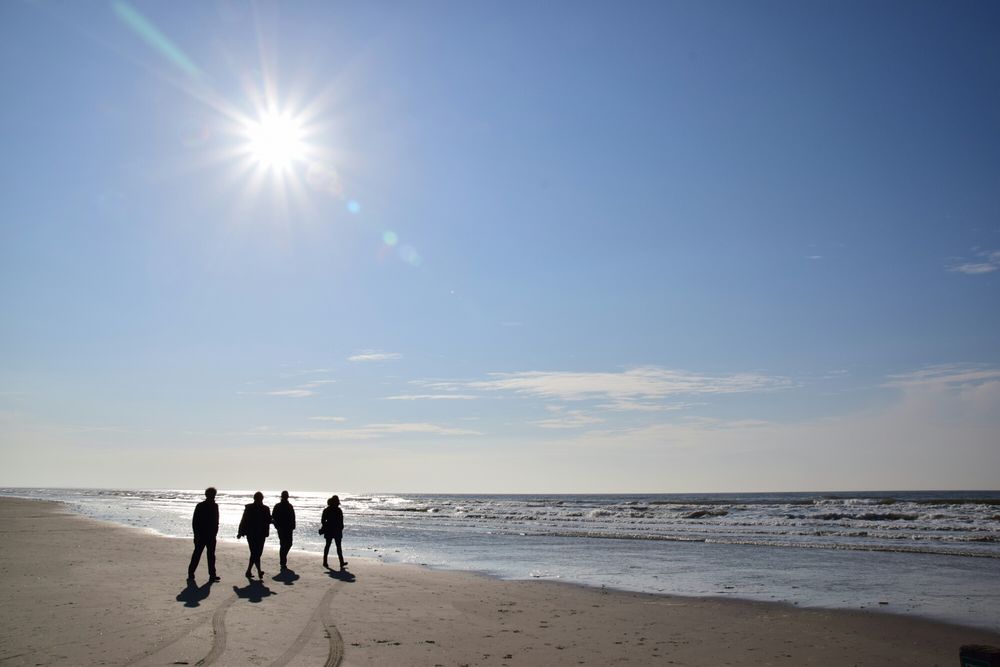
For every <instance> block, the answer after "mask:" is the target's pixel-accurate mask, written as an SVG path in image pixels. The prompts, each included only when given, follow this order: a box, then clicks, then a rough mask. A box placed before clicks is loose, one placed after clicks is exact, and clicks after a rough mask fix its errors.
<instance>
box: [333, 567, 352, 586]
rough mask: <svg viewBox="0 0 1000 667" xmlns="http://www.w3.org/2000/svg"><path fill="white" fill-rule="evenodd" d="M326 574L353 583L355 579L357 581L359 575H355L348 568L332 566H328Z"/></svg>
mask: <svg viewBox="0 0 1000 667" xmlns="http://www.w3.org/2000/svg"><path fill="white" fill-rule="evenodd" d="M326 574H327V576H329V577H330V578H331V579H336V580H337V581H345V582H347V583H349V584H353V583H354V582H355V581H357V577H355V576H354V575H353V574H351V573H350V572H348V571H347V570H334V569H331V568H327V570H326Z"/></svg>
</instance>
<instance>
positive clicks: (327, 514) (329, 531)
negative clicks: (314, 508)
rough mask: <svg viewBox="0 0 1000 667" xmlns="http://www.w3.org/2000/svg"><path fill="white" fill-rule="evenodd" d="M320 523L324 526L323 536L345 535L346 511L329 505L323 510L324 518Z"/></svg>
mask: <svg viewBox="0 0 1000 667" xmlns="http://www.w3.org/2000/svg"><path fill="white" fill-rule="evenodd" d="M320 522H321V523H322V524H323V534H324V535H326V536H327V537H333V536H334V535H343V533H344V511H343V510H342V509H340V508H339V507H333V506H332V505H328V506H327V508H326V509H324V510H323V516H322V518H321V519H320Z"/></svg>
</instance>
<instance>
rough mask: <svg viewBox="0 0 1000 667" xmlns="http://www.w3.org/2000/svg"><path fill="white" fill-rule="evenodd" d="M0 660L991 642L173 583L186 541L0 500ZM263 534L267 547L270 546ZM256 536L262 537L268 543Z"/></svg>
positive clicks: (695, 607)
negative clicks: (0, 601) (0, 594)
mask: <svg viewBox="0 0 1000 667" xmlns="http://www.w3.org/2000/svg"><path fill="white" fill-rule="evenodd" d="M0 532H2V538H0V574H2V583H3V598H4V604H3V605H2V608H0V663H3V664H9V665H183V664H188V665H195V664H200V665H209V664H214V665H247V664H255V665H276V666H277V665H337V664H342V665H447V666H457V665H579V664H636V665H643V664H676V665H726V664H729V665H749V664H753V665H801V664H808V665H853V664H857V665H880V664H907V665H951V664H956V663H957V660H958V652H959V647H960V646H961V645H962V644H968V643H985V644H993V645H1000V634H995V633H989V632H984V631H981V630H974V629H967V628H961V627H957V626H952V625H947V624H941V623H935V622H931V621H926V620H922V619H915V618H909V617H903V616H894V615H891V614H882V613H866V612H849V611H828V610H816V609H798V608H794V607H788V606H784V605H778V604H767V603H758V602H744V601H739V600H730V599H725V600H722V599H698V598H683V597H671V596H653V595H642V594H633V593H622V592H617V591H604V590H595V589H590V588H585V587H579V586H572V585H565V584H558V583H551V582H533V581H532V582H516V581H500V580H496V579H492V578H489V577H484V576H478V575H473V574H466V573H454V572H436V571H429V570H426V569H424V568H420V567H414V566H404V565H388V564H383V563H380V562H378V561H374V560H370V559H368V560H365V559H357V558H352V557H351V556H350V544H349V542H348V544H346V545H345V546H346V553H347V558H348V560H349V561H350V565H349V570H348V571H346V572H329V571H327V570H325V569H323V568H322V566H321V563H320V557H319V555H317V554H311V553H304V552H297V551H293V552H292V554H291V556H290V560H289V566H290V568H291V569H292V570H293V574H292V575H291V576H288V577H284V578H282V577H281V576H279V575H277V570H278V567H277V552H276V551H275V550H273V549H268V550H267V551H266V552H265V555H264V563H265V570H266V573H265V576H264V580H263V582H256V581H255V582H251V583H249V584H248V582H247V580H246V579H245V578H244V577H243V571H244V569H245V567H246V559H247V550H246V547H245V546H244V545H243V544H233V543H220V545H219V549H218V569H219V573H220V575H221V577H222V581H221V582H218V583H215V584H212V585H210V584H208V583H207V572H206V569H205V565H204V562H203V563H202V565H201V569H200V570H199V573H198V579H197V583H196V584H195V585H188V584H187V583H186V581H185V578H186V567H187V561H188V558H189V557H190V547H191V543H190V541H189V540H184V539H174V538H166V537H160V536H156V535H153V534H148V533H144V532H142V531H139V530H136V529H131V528H125V527H120V526H117V525H114V524H110V523H104V522H99V521H94V520H91V519H87V518H84V517H80V516H77V515H74V514H72V513H70V512H69V511H68V510H67V509H65V508H64V507H63V506H61V505H59V504H57V503H50V502H43V501H29V500H17V499H9V498H3V499H0ZM270 541H274V542H276V540H270ZM272 546H273V545H272Z"/></svg>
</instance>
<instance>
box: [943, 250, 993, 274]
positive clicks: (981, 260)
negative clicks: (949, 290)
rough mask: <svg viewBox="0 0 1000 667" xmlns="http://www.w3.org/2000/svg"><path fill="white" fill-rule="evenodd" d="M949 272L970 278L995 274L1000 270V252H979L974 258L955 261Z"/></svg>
mask: <svg viewBox="0 0 1000 667" xmlns="http://www.w3.org/2000/svg"><path fill="white" fill-rule="evenodd" d="M948 270H949V271H955V272H957V273H964V274H966V275H969V276H975V275H980V274H983V273H993V272H994V271H997V270H1000V250H977V251H976V252H975V254H974V257H973V258H971V259H958V260H955V261H954V262H953V263H952V264H951V265H950V266H949V267H948Z"/></svg>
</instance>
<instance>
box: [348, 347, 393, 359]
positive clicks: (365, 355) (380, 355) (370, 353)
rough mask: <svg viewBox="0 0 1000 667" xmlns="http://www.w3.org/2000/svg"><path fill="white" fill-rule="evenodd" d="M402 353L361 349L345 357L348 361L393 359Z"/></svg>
mask: <svg viewBox="0 0 1000 667" xmlns="http://www.w3.org/2000/svg"><path fill="white" fill-rule="evenodd" d="M402 358H403V355H402V354H400V353H398V352H379V351H377V350H361V351H360V352H358V353H356V354H352V355H351V356H349V357H347V360H348V361H394V360H396V359H402Z"/></svg>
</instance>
